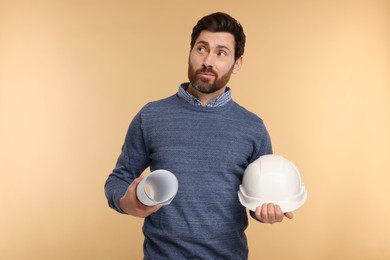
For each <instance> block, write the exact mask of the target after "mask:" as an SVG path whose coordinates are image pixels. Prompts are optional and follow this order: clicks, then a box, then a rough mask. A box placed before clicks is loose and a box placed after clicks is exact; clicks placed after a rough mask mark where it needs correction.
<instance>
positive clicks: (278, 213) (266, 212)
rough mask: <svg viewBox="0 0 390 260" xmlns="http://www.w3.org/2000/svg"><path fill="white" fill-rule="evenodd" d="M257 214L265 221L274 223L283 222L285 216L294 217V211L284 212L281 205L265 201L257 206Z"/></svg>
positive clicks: (259, 218) (258, 217)
mask: <svg viewBox="0 0 390 260" xmlns="http://www.w3.org/2000/svg"><path fill="white" fill-rule="evenodd" d="M255 216H256V218H257V219H258V220H260V221H261V222H263V223H269V224H274V223H277V222H282V220H283V218H284V216H286V217H287V218H289V219H292V218H293V213H292V212H287V213H283V211H282V210H281V208H280V206H279V205H275V204H273V203H265V204H263V205H262V206H259V207H257V208H256V211H255Z"/></svg>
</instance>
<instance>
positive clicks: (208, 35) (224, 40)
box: [195, 30, 235, 49]
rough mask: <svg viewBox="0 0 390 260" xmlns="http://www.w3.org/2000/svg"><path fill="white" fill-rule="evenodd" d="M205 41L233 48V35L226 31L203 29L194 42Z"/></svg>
mask: <svg viewBox="0 0 390 260" xmlns="http://www.w3.org/2000/svg"><path fill="white" fill-rule="evenodd" d="M199 42H201V43H207V44H209V45H211V44H212V45H219V46H225V47H227V48H229V49H232V48H234V45H235V41H234V36H233V34H231V33H228V32H211V31H208V30H203V31H202V32H201V33H200V34H199V36H198V38H197V39H196V42H195V44H196V43H199Z"/></svg>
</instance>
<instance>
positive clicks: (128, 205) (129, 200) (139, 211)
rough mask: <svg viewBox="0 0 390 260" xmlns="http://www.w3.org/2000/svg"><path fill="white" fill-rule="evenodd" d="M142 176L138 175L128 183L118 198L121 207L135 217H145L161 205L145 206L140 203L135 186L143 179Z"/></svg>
mask: <svg viewBox="0 0 390 260" xmlns="http://www.w3.org/2000/svg"><path fill="white" fill-rule="evenodd" d="M143 178H144V177H142V176H140V177H138V178H136V179H134V181H133V182H132V183H131V184H130V185H129V187H128V188H127V192H126V193H125V195H124V196H123V197H122V198H121V199H120V201H119V202H120V207H121V209H122V210H123V211H124V212H126V213H127V214H129V215H133V216H136V217H141V218H145V217H147V216H149V215H151V214H153V213H155V212H156V211H158V210H159V209H160V208H161V207H162V206H161V205H156V206H146V205H144V204H142V203H141V202H140V201H139V200H138V198H137V186H138V184H139V183H140V182H141V181H142V180H143Z"/></svg>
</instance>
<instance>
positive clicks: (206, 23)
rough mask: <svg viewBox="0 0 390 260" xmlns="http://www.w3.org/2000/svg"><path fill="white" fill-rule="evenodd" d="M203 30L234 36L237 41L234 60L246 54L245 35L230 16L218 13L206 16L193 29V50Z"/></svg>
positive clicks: (238, 24)
mask: <svg viewBox="0 0 390 260" xmlns="http://www.w3.org/2000/svg"><path fill="white" fill-rule="evenodd" d="M203 30H208V31H210V32H228V33H231V34H233V36H234V40H235V47H234V59H235V60H237V59H238V58H240V57H241V56H242V55H243V54H244V49H245V34H244V29H243V28H242V26H241V24H240V23H239V22H237V20H236V19H234V18H233V17H231V16H230V15H228V14H225V13H221V12H217V13H213V14H210V15H207V16H204V17H203V18H202V19H200V20H199V21H198V23H197V24H196V25H195V26H194V28H193V29H192V34H191V49H192V48H193V47H194V45H195V41H196V39H197V38H198V36H199V34H200V33H201V32H202V31H203Z"/></svg>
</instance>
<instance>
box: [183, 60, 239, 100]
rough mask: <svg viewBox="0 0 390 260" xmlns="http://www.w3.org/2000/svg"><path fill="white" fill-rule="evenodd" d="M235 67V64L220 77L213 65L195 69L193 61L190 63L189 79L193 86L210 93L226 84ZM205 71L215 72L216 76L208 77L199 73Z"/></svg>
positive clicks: (202, 91)
mask: <svg viewBox="0 0 390 260" xmlns="http://www.w3.org/2000/svg"><path fill="white" fill-rule="evenodd" d="M233 68H234V65H233V66H232V67H231V68H230V70H229V71H228V72H227V73H226V74H224V75H222V76H221V77H219V75H218V73H217V72H215V71H214V70H213V69H212V68H211V67H206V66H204V65H203V66H202V68H201V69H198V70H195V69H194V67H193V66H192V65H191V63H189V65H188V79H189V81H190V84H191V86H193V87H194V88H195V89H196V90H198V91H199V92H201V93H204V94H210V93H214V92H216V91H218V90H220V89H221V88H223V87H225V86H226V84H227V83H228V82H229V80H230V76H231V75H232V71H233ZM204 72H207V73H212V74H214V78H213V79H206V78H203V77H201V76H200V75H199V73H204Z"/></svg>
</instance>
